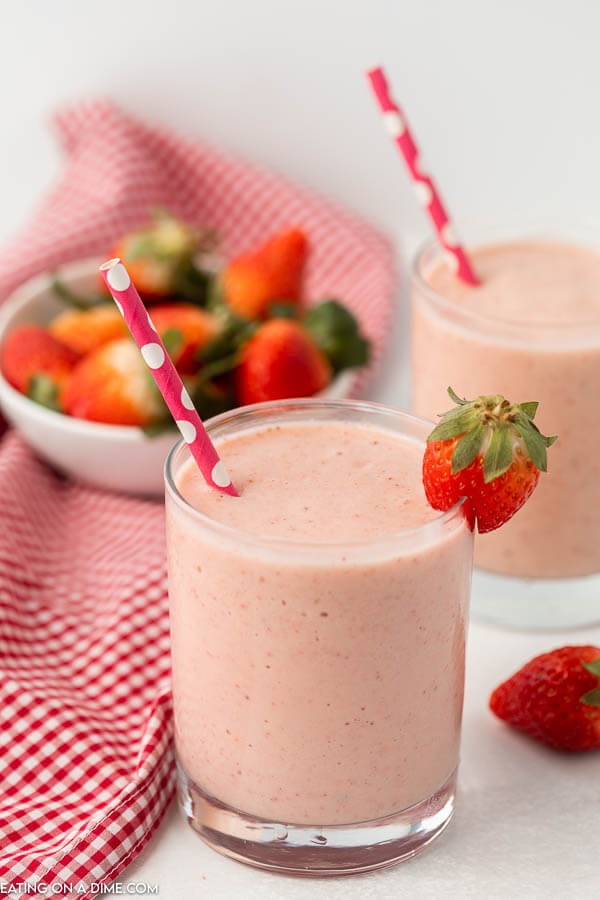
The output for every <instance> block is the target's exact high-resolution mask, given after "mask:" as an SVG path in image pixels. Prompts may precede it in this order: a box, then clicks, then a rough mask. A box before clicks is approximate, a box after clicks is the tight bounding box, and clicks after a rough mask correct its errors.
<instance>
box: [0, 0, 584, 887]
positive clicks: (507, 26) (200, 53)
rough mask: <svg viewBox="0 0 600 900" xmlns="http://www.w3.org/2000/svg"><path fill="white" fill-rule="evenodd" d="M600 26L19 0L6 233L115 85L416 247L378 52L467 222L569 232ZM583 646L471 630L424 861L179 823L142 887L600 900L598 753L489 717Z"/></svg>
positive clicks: (4, 78)
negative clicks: (438, 825)
mask: <svg viewBox="0 0 600 900" xmlns="http://www.w3.org/2000/svg"><path fill="white" fill-rule="evenodd" d="M599 36H600V5H598V4H597V3H596V2H595V0H568V2H567V0H564V2H563V0H494V2H492V0H452V2H448V0H411V2H407V0H302V2H298V0H212V2H210V3H209V2H202V0H167V2H163V3H159V2H158V0H156V2H154V3H152V2H150V0H146V2H143V0H120V2H116V0H103V2H102V3H100V2H97V3H91V2H85V0H52V2H49V0H38V2H33V0H25V2H20V3H11V2H6V0H5V2H4V3H3V4H2V5H1V7H0V84H1V85H2V107H1V115H2V125H1V126H0V127H1V134H2V144H1V148H2V149H1V161H2V165H1V166H0V240H3V239H5V238H6V237H8V236H9V234H11V233H12V232H13V231H14V230H15V229H17V228H18V227H19V226H20V225H22V224H25V223H26V221H27V217H28V216H29V214H30V213H31V211H32V209H33V208H34V205H35V203H36V201H37V199H38V198H39V196H40V194H41V192H42V191H43V189H44V188H45V187H46V186H48V185H49V184H50V183H51V181H52V179H53V177H54V176H55V175H56V174H57V172H58V171H59V167H60V157H59V154H58V152H57V150H56V147H55V144H54V141H53V137H52V135H51V133H50V132H49V130H48V128H47V120H48V118H49V116H50V114H51V111H52V110H53V109H54V108H55V107H56V106H57V105H58V104H60V103H64V102H69V101H71V100H74V99H78V98H82V97H90V96H107V95H108V96H110V97H112V98H114V99H116V100H117V101H118V102H120V103H121V104H122V105H123V106H124V107H125V108H127V109H129V110H131V111H132V112H135V113H137V114H140V115H145V116H148V117H151V118H153V119H155V120H156V121H160V122H163V123H167V124H171V125H173V126H177V127H178V128H179V129H181V130H183V131H185V132H187V133H189V134H198V135H202V136H203V137H205V138H207V139H209V140H210V141H212V142H213V143H215V144H217V145H220V146H222V147H223V148H227V149H229V150H233V151H236V152H238V153H240V154H243V155H245V156H247V157H249V158H251V159H253V160H255V161H257V162H260V163H262V164H267V165H270V166H272V167H274V168H276V169H279V170H280V171H282V172H284V173H286V174H287V175H289V176H291V177H292V178H294V179H295V180H297V181H300V182H303V183H305V184H306V185H308V186H311V187H313V188H317V189H319V190H320V191H322V192H324V193H326V194H329V195H330V196H331V197H332V198H334V199H336V200H338V201H341V202H343V203H345V204H346V205H348V206H350V207H353V208H354V209H355V210H357V211H358V212H360V213H362V214H363V215H365V216H366V217H367V218H369V219H371V220H372V221H373V222H374V223H376V224H378V225H379V226H380V227H381V228H383V229H384V230H385V231H387V232H388V233H389V234H390V235H392V236H393V237H394V239H395V240H396V242H397V245H398V248H399V250H400V252H404V251H405V249H406V247H412V246H413V245H414V242H415V240H416V239H417V238H419V237H421V236H424V235H425V234H426V233H427V228H426V224H425V222H424V220H423V218H422V213H421V211H420V209H419V208H418V207H417V205H416V203H415V202H414V199H413V196H412V191H411V189H410V187H409V184H408V182H407V179H406V177H405V173H404V171H403V164H402V162H401V161H400V160H399V159H398V158H396V156H395V151H394V148H393V146H392V145H391V142H390V141H389V138H387V137H386V135H385V134H384V132H383V130H382V127H381V124H380V121H379V118H378V115H377V112H376V109H375V106H374V103H373V101H372V99H371V96H370V94H369V90H368V88H367V85H366V82H365V80H364V78H363V74H362V73H363V70H364V69H365V68H367V67H369V66H372V65H375V64H377V63H379V62H381V63H384V64H385V65H386V67H387V69H388V72H389V75H390V77H391V79H392V82H393V86H394V89H395V93H396V95H397V99H398V100H399V101H400V103H401V104H402V105H403V106H404V108H405V112H406V113H407V115H408V118H409V120H410V122H411V123H412V125H413V127H414V129H415V131H416V133H417V135H418V138H419V141H420V143H421V145H422V147H423V148H424V149H426V159H427V166H428V167H429V168H430V169H431V171H433V172H434V173H435V175H436V177H437V179H438V181H439V183H440V184H441V185H443V192H444V195H445V197H446V199H447V201H448V205H449V207H450V208H451V210H452V211H453V213H454V216H455V217H456V219H457V222H458V226H459V230H462V231H463V232H465V231H466V232H467V233H471V232H472V231H473V230H476V229H477V228H478V227H480V226H483V225H486V224H489V225H493V224H494V223H496V222H500V223H507V222H508V223H512V222H514V223H518V221H519V219H520V217H521V216H524V215H527V216H528V217H529V216H530V214H531V211H532V210H534V211H535V217H536V219H537V220H538V221H546V222H547V223H548V225H549V226H550V227H552V225H553V224H555V225H556V226H559V225H560V224H561V223H562V222H563V221H567V222H571V223H572V222H577V221H588V220H594V219H595V218H597V215H596V214H597V211H598V209H599V207H600V175H599V174H598V166H599V165H600V98H599V97H598V86H599V85H600V52H599V50H598V47H599ZM400 330H401V329H397V331H400ZM395 339H396V341H397V343H396V346H399V343H398V342H399V340H400V334H397V335H396V338H395ZM401 377H402V367H401V361H400V360H399V358H398V354H397V353H396V354H393V353H392V354H391V356H390V363H389V364H388V368H387V371H386V372H385V373H384V375H383V377H382V378H381V379H380V380H379V383H378V385H377V387H376V389H375V394H376V396H377V397H378V398H379V399H386V400H390V401H392V402H393V401H396V402H397V401H398V397H399V396H400V381H401ZM567 637H569V638H570V639H571V640H573V641H581V640H583V639H584V638H586V639H587V640H589V641H590V642H593V641H595V642H596V643H598V642H599V641H600V633H599V631H598V629H596V630H595V631H592V632H588V634H587V636H585V635H571V636H568V635H556V636H537V637H531V636H519V635H509V634H507V633H502V632H494V631H492V630H489V629H485V628H482V627H477V628H474V629H473V633H472V634H471V650H470V669H469V686H468V691H467V707H466V719H465V733H464V750H463V767H462V789H463V793H462V798H461V807H460V808H459V813H458V817H457V820H456V822H455V824H454V826H453V828H452V830H451V831H450V832H448V834H447V836H445V837H444V838H443V839H442V840H441V841H440V843H439V845H438V847H437V849H434V850H432V851H431V852H430V853H429V854H427V855H426V856H424V857H422V858H421V859H420V860H417V861H414V862H412V863H410V864H408V865H406V866H405V867H401V868H399V869H396V870H393V871H390V872H387V873H382V874H379V875H375V876H369V877H367V878H362V879H350V880H346V881H343V882H340V881H337V882H334V883H328V884H325V883H324V882H322V881H321V882H313V883H310V884H309V883H307V882H300V881H297V880H296V881H294V880H290V879H284V880H282V879H280V878H275V877H273V876H268V875H265V874H263V873H258V872H253V871H250V870H247V869H245V868H243V867H240V866H238V865H236V864H234V863H230V862H227V861H225V860H222V859H220V858H219V857H217V856H216V855H215V854H212V853H210V851H208V850H207V849H205V848H204V847H203V846H202V845H201V844H200V843H199V842H198V841H197V840H196V839H195V837H194V835H193V834H191V832H188V830H186V828H185V826H184V825H183V823H182V822H180V821H179V820H178V819H177V818H176V817H175V816H174V815H172V816H171V818H170V819H169V822H168V824H167V825H166V827H163V829H161V831H160V833H159V835H158V836H157V838H156V839H155V840H154V841H153V842H152V844H151V845H150V846H149V847H148V849H147V850H146V851H145V852H144V854H143V856H142V858H141V859H140V860H139V861H138V862H137V863H135V864H134V867H133V868H132V869H131V870H128V872H127V877H128V878H131V879H137V880H142V881H143V880H148V881H156V882H158V883H159V884H160V889H161V891H160V897H161V898H163V900H171V898H179V897H184V896H185V897H189V898H195V897H199V898H204V897H206V898H211V900H212V898H224V900H225V898H226V900H229V898H237V897H248V898H250V897H251V898H267V897H268V898H273V900H275V898H277V900H279V898H285V900H287V898H311V900H312V898H319V897H323V898H358V897H361V898H362V897H366V898H378V900H380V898H396V897H400V896H417V897H419V900H421V898H428V897H436V898H439V897H457V898H463V897H474V898H475V897H477V898H478V897H482V896H485V897H486V898H504V897H507V896H510V895H512V896H514V897H516V898H519V900H520V898H527V900H529V898H538V897H539V898H542V897H543V898H544V900H549V898H557V900H562V898H563V897H565V896H567V895H568V894H571V895H572V896H577V897H578V898H584V897H590V898H591V897H598V896H599V895H600V876H599V875H598V869H597V858H598V857H597V848H598V825H599V821H600V812H599V810H600V795H599V792H598V788H597V784H598V774H599V772H600V769H599V768H598V766H599V764H600V760H599V759H598V758H597V755H596V757H595V758H592V757H590V756H588V757H586V758H582V759H567V758H564V757H561V756H558V755H556V754H553V753H551V752H550V751H544V750H543V748H538V747H536V746H535V745H533V744H531V743H529V742H527V741H524V740H522V739H520V738H519V737H518V736H516V735H513V734H511V733H509V732H508V730H507V729H504V728H502V727H501V726H500V725H499V724H497V723H495V722H494V721H493V720H492V719H491V716H490V715H489V713H487V711H486V697H487V695H488V693H489V690H490V689H491V688H492V687H493V686H494V684H495V683H497V681H498V680H500V679H501V678H502V677H504V676H506V675H508V674H509V673H510V672H511V671H513V670H514V669H515V668H517V667H518V665H520V664H521V662H523V661H524V660H525V659H526V658H527V657H529V656H531V655H533V654H534V653H535V652H539V651H541V650H543V649H548V648H549V647H550V646H552V645H554V644H560V643H564V642H566V640H567Z"/></svg>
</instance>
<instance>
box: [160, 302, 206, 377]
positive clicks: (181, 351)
mask: <svg viewBox="0 0 600 900" xmlns="http://www.w3.org/2000/svg"><path fill="white" fill-rule="evenodd" d="M152 321H153V322H154V325H155V326H156V330H157V331H158V333H159V334H160V336H161V338H162V339H163V341H165V342H166V345H167V349H168V351H169V355H170V356H171V359H172V360H173V362H174V363H175V365H176V366H177V368H178V369H179V371H180V372H183V373H186V374H188V373H189V374H191V373H193V372H195V371H196V370H197V369H198V366H199V362H198V353H199V351H200V350H202V349H203V348H204V347H206V345H207V344H208V343H210V341H212V340H213V339H214V338H215V337H216V336H217V333H218V332H219V329H220V326H219V323H218V321H217V318H216V316H214V315H212V314H211V313H208V312H206V311H205V310H203V309H200V308H199V307H198V306H194V305H193V304H191V303H171V304H165V305H164V306H154V307H152Z"/></svg>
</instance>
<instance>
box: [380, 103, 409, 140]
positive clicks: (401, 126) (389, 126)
mask: <svg viewBox="0 0 600 900" xmlns="http://www.w3.org/2000/svg"><path fill="white" fill-rule="evenodd" d="M383 122H384V125H385V127H386V130H387V132H388V134H391V135H392V137H395V138H399V137H402V135H403V134H404V132H405V131H406V124H405V122H404V119H403V118H402V116H401V115H400V113H398V112H396V111H395V110H393V109H389V110H388V111H387V112H385V113H384V114H383Z"/></svg>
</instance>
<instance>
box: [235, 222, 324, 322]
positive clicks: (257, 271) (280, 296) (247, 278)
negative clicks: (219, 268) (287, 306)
mask: <svg viewBox="0 0 600 900" xmlns="http://www.w3.org/2000/svg"><path fill="white" fill-rule="evenodd" d="M307 252H308V244H307V240H306V235H305V234H304V232H303V231H301V230H300V229H299V228H292V229H289V230H287V231H283V232H281V233H280V234H277V235H275V237H272V238H271V239H270V240H269V241H267V242H266V244H262V245H261V246H260V247H257V248H256V249H254V250H251V251H249V252H248V253H243V254H242V255H241V256H237V257H236V258H235V259H233V260H231V262H230V263H229V264H228V265H227V266H226V268H225V269H224V271H223V273H222V275H221V286H222V289H223V295H224V297H225V301H226V302H227V304H228V306H229V307H230V309H232V310H233V312H234V313H236V315H238V316H241V317H242V318H244V319H260V318H264V317H265V316H266V315H267V313H268V311H269V306H271V304H272V303H275V302H276V301H280V302H285V303H298V302H299V300H300V296H301V293H302V276H303V272H304V265H305V263H306V256H307Z"/></svg>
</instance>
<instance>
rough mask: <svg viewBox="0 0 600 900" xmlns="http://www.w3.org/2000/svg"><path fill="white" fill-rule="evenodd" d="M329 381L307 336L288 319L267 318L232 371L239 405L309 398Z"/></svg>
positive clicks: (328, 368) (328, 372) (323, 362)
mask: <svg viewBox="0 0 600 900" xmlns="http://www.w3.org/2000/svg"><path fill="white" fill-rule="evenodd" d="M330 380H331V366H330V365H329V362H328V361H327V358H326V357H325V356H324V354H323V353H322V352H321V351H320V350H319V348H318V347H317V345H316V343H315V342H314V341H313V339H312V338H311V337H310V335H309V334H308V333H307V332H306V331H305V330H304V328H303V327H302V325H300V323H299V322H296V321H294V320H292V319H270V320H269V321H268V322H265V323H264V324H263V325H261V326H260V327H259V328H258V329H257V331H256V333H255V334H254V336H253V337H251V338H250V340H249V341H248V343H247V344H246V345H245V346H244V348H243V350H242V357H241V361H240V364H239V366H238V368H237V371H236V384H237V396H238V401H239V402H240V404H242V405H243V404H248V403H260V402H261V401H264V400H281V399H283V398H285V397H309V396H311V395H312V394H316V393H317V392H318V391H321V390H323V388H325V387H326V386H327V385H328V384H329V382H330Z"/></svg>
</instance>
